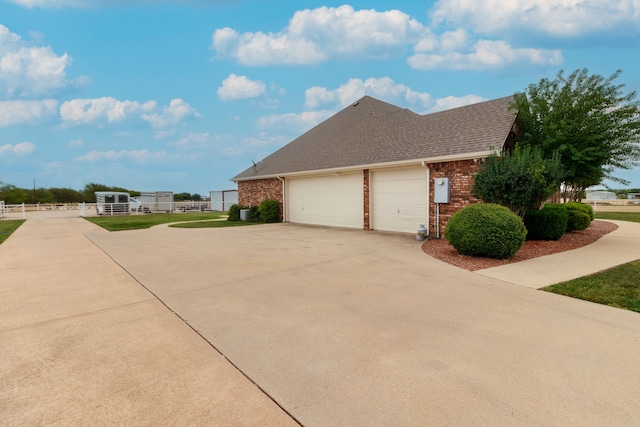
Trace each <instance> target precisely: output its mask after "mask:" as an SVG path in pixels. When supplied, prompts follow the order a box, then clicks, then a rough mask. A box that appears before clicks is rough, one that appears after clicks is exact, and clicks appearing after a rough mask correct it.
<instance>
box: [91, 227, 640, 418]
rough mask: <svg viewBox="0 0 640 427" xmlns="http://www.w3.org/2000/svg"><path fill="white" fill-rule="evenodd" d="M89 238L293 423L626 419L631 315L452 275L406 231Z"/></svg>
mask: <svg viewBox="0 0 640 427" xmlns="http://www.w3.org/2000/svg"><path fill="white" fill-rule="evenodd" d="M85 234H86V237H87V238H88V239H90V240H91V241H92V242H93V243H94V244H95V245H96V246H97V247H99V248H100V249H101V250H102V251H104V253H105V254H107V255H108V256H109V257H110V258H111V259H112V260H114V261H115V262H116V263H117V264H119V265H120V266H121V267H122V268H123V269H124V270H126V272H127V273H129V274H130V275H131V276H132V277H134V278H135V279H136V280H137V281H138V282H139V283H140V284H142V285H143V286H144V287H145V288H146V289H147V290H148V291H150V292H151V293H152V294H153V295H154V296H156V297H157V298H159V299H160V300H161V301H162V302H163V303H164V304H166V306H167V307H169V308H170V309H171V310H173V311H174V312H175V313H177V314H178V315H179V316H180V317H181V318H182V319H183V320H184V321H185V322H187V323H188V325H189V326H191V327H192V328H194V329H195V330H197V331H198V332H199V333H200V334H201V335H202V337H204V338H205V339H206V340H207V341H208V342H209V343H211V345H212V346H213V347H215V348H216V349H217V350H218V351H219V352H220V353H221V354H223V355H224V356H225V357H226V358H228V359H229V360H230V361H231V362H232V363H233V364H234V365H235V366H236V367H237V368H238V369H239V370H241V371H242V373H243V374H244V375H246V376H247V377H248V378H250V379H251V380H252V381H254V382H255V383H256V384H257V385H258V386H259V387H260V388H261V389H262V390H264V392H265V393H267V394H268V395H269V396H270V397H271V398H272V399H273V400H274V401H276V402H277V403H278V404H279V405H280V406H281V407H283V408H285V409H286V410H287V412H289V413H290V414H291V415H292V416H293V417H294V418H295V419H296V420H297V421H298V422H300V423H301V424H303V425H307V426H344V425H369V426H375V425H380V426H383V425H384V426H387V425H404V426H409V425H416V426H418V425H419V426H422V425H489V424H490V425H558V426H560V425H562V426H564V425H583V426H584V425H632V424H635V423H637V420H638V414H639V413H640V401H639V400H638V398H637V396H638V395H640V364H638V363H637V356H638V354H640V317H639V315H638V314H637V313H633V312H628V311H623V310H618V309H615V308H611V307H605V306H600V305H596V304H592V303H588V302H585V301H579V300H574V299H570V298H567V297H563V296H560V295H555V294H551V293H546V292H540V291H537V290H535V289H531V288H529V287H525V286H519V285H514V284H513V283H509V282H508V281H505V280H501V279H498V278H495V277H489V276H488V275H482V274H477V273H471V272H467V271H464V270H460V269H458V268H455V267H452V266H449V265H447V264H444V263H442V262H440V261H437V260H435V259H432V258H430V257H428V256H426V255H424V254H423V253H422V251H421V250H420V242H416V241H415V240H413V238H412V236H405V235H394V234H384V233H378V232H363V231H353V230H340V229H329V228H321V227H305V226H296V225H292V224H270V225H258V226H251V227H238V228H219V229H178V228H165V227H157V228H153V229H149V230H138V231H127V232H118V233H106V232H102V231H101V230H93V231H88V232H86V233H85ZM536 268H537V267H536ZM194 369H195V367H194Z"/></svg>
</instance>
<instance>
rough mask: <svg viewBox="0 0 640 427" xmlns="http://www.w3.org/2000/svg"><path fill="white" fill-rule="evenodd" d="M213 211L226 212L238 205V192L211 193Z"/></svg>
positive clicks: (220, 191)
mask: <svg viewBox="0 0 640 427" xmlns="http://www.w3.org/2000/svg"><path fill="white" fill-rule="evenodd" d="M209 194H210V197H211V210H212V211H220V212H226V211H228V210H229V208H231V206H233V205H236V204H238V190H217V191H210V192H209Z"/></svg>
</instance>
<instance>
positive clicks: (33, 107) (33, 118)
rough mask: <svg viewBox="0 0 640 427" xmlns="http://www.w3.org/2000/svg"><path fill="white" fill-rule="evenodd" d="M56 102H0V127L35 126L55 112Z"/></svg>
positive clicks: (49, 100) (48, 100)
mask: <svg viewBox="0 0 640 427" xmlns="http://www.w3.org/2000/svg"><path fill="white" fill-rule="evenodd" d="M57 107H58V101H56V100H55V99H44V100H41V101H0V126H11V125H15V124H22V123H26V124H35V123H37V122H39V121H40V120H43V119H45V118H47V117H50V116H53V115H54V114H56V112H57Z"/></svg>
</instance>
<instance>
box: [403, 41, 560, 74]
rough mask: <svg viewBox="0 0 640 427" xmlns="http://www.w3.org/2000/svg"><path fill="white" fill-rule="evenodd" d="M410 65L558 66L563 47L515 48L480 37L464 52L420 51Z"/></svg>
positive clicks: (430, 67)
mask: <svg viewBox="0 0 640 427" xmlns="http://www.w3.org/2000/svg"><path fill="white" fill-rule="evenodd" d="M407 63H408V64H409V66H411V67H412V68H415V69H419V70H433V69H449V70H488V69H499V68H504V67H506V66H514V65H519V64H532V65H558V64H560V63H562V52H561V51H560V50H547V49H532V48H514V47H512V46H511V45H510V44H508V43H506V42H504V41H500V40H479V41H477V42H475V43H474V44H473V46H471V47H470V48H469V49H468V50H466V51H464V52H460V51H455V50H451V51H449V50H445V49H442V50H440V49H438V50H436V51H434V52H428V53H426V52H417V53H416V54H414V55H413V56H411V57H409V59H407Z"/></svg>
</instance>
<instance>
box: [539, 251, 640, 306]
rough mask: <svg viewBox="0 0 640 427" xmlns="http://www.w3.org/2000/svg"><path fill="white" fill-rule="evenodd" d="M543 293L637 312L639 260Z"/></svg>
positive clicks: (639, 288)
mask: <svg viewBox="0 0 640 427" xmlns="http://www.w3.org/2000/svg"><path fill="white" fill-rule="evenodd" d="M542 290H544V291H548V292H553V293H556V294H561V295H566V296H570V297H573V298H579V299H583V300H586V301H592V302H597V303H598V304H604V305H610V306H612V307H618V308H624V309H627V310H632V311H636V312H639V313H640V260H638V261H633V262H630V263H628V264H624V265H621V266H619V267H615V268H612V269H610V270H605V271H601V272H599V273H596V274H592V275H591V276H585V277H581V278H579V279H574V280H569V281H568V282H562V283H558V284H556V285H553V286H548V287H546V288H543V289H542Z"/></svg>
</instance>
